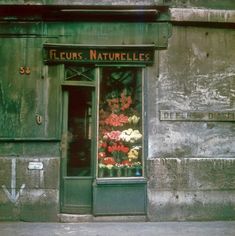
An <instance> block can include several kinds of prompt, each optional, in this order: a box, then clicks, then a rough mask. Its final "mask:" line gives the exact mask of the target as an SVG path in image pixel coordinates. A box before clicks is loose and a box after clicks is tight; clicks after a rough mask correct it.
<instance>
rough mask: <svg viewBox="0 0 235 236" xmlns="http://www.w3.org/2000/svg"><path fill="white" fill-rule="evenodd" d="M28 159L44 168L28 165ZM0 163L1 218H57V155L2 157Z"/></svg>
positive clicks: (45, 219) (27, 219)
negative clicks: (39, 168)
mask: <svg viewBox="0 0 235 236" xmlns="http://www.w3.org/2000/svg"><path fill="white" fill-rule="evenodd" d="M30 162H37V163H42V165H43V169H41V170H37V169H29V168H28V167H29V163H30ZM0 165H1V169H0V202H1V204H0V220H5V221H6V220H7V221H10V220H22V221H57V220H58V219H57V214H58V211H59V169H60V166H59V158H58V157H42V158H37V157H25V156H22V157H21V156H18V157H1V158H0ZM6 173H7V174H6Z"/></svg>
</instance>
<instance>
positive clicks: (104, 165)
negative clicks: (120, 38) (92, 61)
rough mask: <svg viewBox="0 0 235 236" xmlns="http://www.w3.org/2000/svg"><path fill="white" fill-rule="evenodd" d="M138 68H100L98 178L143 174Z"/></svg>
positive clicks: (140, 94) (140, 95)
mask: <svg viewBox="0 0 235 236" xmlns="http://www.w3.org/2000/svg"><path fill="white" fill-rule="evenodd" d="M142 136H143V133H142V76H141V69H140V68H125V67H123V68H110V67H109V68H103V70H102V74H101V81H100V104H99V148H98V176H99V177H139V176H142V164H143V163H142Z"/></svg>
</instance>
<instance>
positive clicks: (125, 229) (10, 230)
mask: <svg viewBox="0 0 235 236" xmlns="http://www.w3.org/2000/svg"><path fill="white" fill-rule="evenodd" d="M0 235H1V236H66V235H69V236H75V235H76V236H173V235H174V236H178V235H179V236H235V221H224V222H222V221H218V222H140V223H138V222H135V223H133V222H129V223H128V222H127V223H123V222H122V223H119V222H115V223H110V222H102V223H99V222H93V223H25V222H1V223H0Z"/></svg>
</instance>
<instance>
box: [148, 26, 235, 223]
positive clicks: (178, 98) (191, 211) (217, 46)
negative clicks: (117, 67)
mask: <svg viewBox="0 0 235 236" xmlns="http://www.w3.org/2000/svg"><path fill="white" fill-rule="evenodd" d="M234 37H235V30H234V29H222V28H206V27H189V26H180V27H178V26H173V33H172V37H171V38H170V40H169V45H168V49H167V50H164V51H160V52H159V72H158V76H156V77H155V86H151V88H150V90H151V91H150V93H149V94H152V95H151V98H150V99H152V100H154V102H151V107H150V109H149V127H150V128H149V161H148V175H149V188H148V198H149V206H148V209H149V219H150V220H186V219H187V220H219V219H234V218H235V201H234V195H235V191H234V190H235V187H234V181H235V174H234V171H233V170H234V165H235V126H234V122H201V121H199V122H189V121H187V122H182V121H180V122H179V121H160V120H159V110H165V109H166V110H172V111H223V110H225V111H231V110H233V111H234V109H235V93H234V91H235V69H234V65H233V64H234V63H233V61H234V59H235V46H234Z"/></svg>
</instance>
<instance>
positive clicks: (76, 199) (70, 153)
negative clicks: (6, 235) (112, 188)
mask: <svg viewBox="0 0 235 236" xmlns="http://www.w3.org/2000/svg"><path fill="white" fill-rule="evenodd" d="M68 84H70V83H67V84H65V85H64V86H63V136H62V144H61V145H62V148H61V149H62V161H61V164H62V166H61V167H62V171H61V196H60V198H61V212H62V213H74V214H86V213H91V212H92V183H93V179H94V168H93V159H94V158H92V156H93V153H94V141H95V140H94V137H95V136H96V135H95V134H94V133H93V132H95V122H94V121H95V119H94V117H95V106H94V92H95V89H94V88H95V87H94V86H91V84H89V83H87V84H86V85H80V82H72V83H71V85H68Z"/></svg>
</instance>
